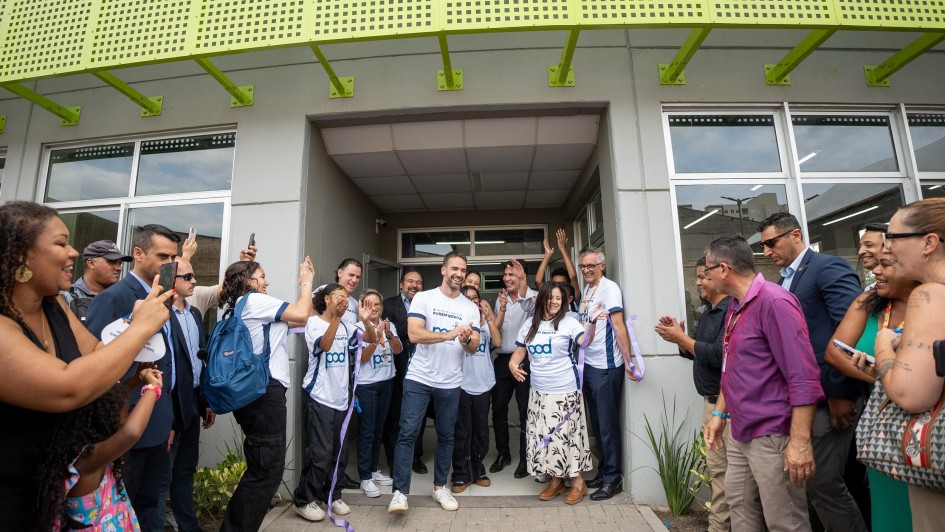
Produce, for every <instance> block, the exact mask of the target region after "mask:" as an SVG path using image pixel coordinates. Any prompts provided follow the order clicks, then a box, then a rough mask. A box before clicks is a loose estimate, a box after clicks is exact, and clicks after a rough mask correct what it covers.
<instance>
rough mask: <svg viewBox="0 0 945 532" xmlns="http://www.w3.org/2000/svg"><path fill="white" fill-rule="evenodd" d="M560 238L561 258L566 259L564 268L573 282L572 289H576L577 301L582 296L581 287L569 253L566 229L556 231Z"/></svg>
mask: <svg viewBox="0 0 945 532" xmlns="http://www.w3.org/2000/svg"><path fill="white" fill-rule="evenodd" d="M555 236H556V237H557V238H558V249H560V250H561V258H562V259H564V267H565V268H566V269H567V270H568V280H570V281H571V287H572V288H574V299H575V301H576V300H577V298H578V296H579V295H580V294H581V285H579V284H578V276H577V269H576V268H575V267H574V263H573V262H571V254H570V253H568V233H566V232H565V230H564V229H558V230H557V231H555Z"/></svg>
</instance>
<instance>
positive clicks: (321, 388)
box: [302, 316, 356, 410]
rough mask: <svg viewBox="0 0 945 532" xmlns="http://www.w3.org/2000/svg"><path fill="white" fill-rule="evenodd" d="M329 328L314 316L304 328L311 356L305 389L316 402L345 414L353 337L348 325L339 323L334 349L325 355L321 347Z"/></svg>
mask: <svg viewBox="0 0 945 532" xmlns="http://www.w3.org/2000/svg"><path fill="white" fill-rule="evenodd" d="M328 326H329V323H328V322H327V321H325V320H323V319H322V318H321V317H319V316H312V317H311V318H309V319H308V322H307V323H306V324H305V343H306V345H308V353H309V354H308V371H306V372H305V378H304V379H302V388H303V389H304V390H305V393H307V394H308V395H309V396H311V398H312V399H314V400H315V401H317V402H319V403H321V404H323V405H325V406H327V407H329V408H334V409H335V410H344V409H346V408H348V382H349V381H348V356H349V347H350V345H349V344H350V342H349V340H350V339H351V338H352V335H351V334H350V333H349V332H348V331H349V329H348V326H347V325H346V324H345V322H343V321H342V322H339V323H338V328H337V329H335V339H334V340H333V341H332V343H331V348H329V350H328V351H327V352H326V351H322V349H321V347H319V344H321V342H322V338H323V337H324V336H325V333H326V332H327V331H328ZM350 330H353V329H350ZM355 338H356V337H355Z"/></svg>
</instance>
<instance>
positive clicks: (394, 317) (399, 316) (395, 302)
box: [381, 292, 414, 381]
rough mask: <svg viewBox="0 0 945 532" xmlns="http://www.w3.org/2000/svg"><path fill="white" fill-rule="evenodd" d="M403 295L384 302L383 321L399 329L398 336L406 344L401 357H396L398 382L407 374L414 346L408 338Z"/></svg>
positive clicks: (398, 294) (395, 364)
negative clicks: (388, 321) (387, 321)
mask: <svg viewBox="0 0 945 532" xmlns="http://www.w3.org/2000/svg"><path fill="white" fill-rule="evenodd" d="M401 296H402V294H401V293H400V292H397V295H396V296H393V297H389V298H387V299H385V300H384V312H383V313H382V314H381V319H385V320H390V322H391V323H393V324H394V327H396V328H397V336H398V337H400V342H401V343H402V344H404V350H403V351H401V353H400V354H399V355H395V356H394V368H395V369H396V370H397V376H396V377H395V378H396V379H397V380H398V381H403V379H404V376H405V375H406V374H407V362H408V361H409V359H410V355H411V354H413V347H414V344H412V343H410V337H409V336H407V307H405V306H404V300H403V299H402V297H401Z"/></svg>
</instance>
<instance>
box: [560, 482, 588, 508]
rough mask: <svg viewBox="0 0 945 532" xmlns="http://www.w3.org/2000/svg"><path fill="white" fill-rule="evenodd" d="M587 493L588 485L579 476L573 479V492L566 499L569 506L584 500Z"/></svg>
mask: <svg viewBox="0 0 945 532" xmlns="http://www.w3.org/2000/svg"><path fill="white" fill-rule="evenodd" d="M585 493H587V483H585V482H584V479H583V478H582V477H581V476H580V475H578V476H576V477H574V478H573V479H571V491H569V492H568V494H567V495H566V496H565V497H564V502H565V503H567V504H577V503H579V502H581V501H583V500H584V494H585Z"/></svg>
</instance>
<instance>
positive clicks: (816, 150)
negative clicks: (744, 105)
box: [791, 115, 899, 172]
mask: <svg viewBox="0 0 945 532" xmlns="http://www.w3.org/2000/svg"><path fill="white" fill-rule="evenodd" d="M791 121H792V122H793V124H794V139H795V142H796V143H797V157H798V161H799V163H800V168H801V171H802V172H896V171H898V170H899V164H898V162H897V161H896V151H895V148H894V145H893V136H892V129H891V128H890V125H889V117H886V116H862V115H851V116H845V115H829V116H825V115H795V116H793V117H791Z"/></svg>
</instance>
